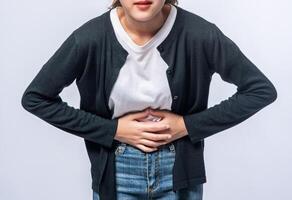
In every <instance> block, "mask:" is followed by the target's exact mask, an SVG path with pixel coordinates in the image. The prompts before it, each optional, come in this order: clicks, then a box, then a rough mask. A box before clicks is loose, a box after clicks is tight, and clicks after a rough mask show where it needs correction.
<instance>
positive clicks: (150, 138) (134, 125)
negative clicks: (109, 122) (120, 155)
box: [114, 109, 171, 152]
mask: <svg viewBox="0 0 292 200" xmlns="http://www.w3.org/2000/svg"><path fill="white" fill-rule="evenodd" d="M149 114H150V113H149V111H148V109H145V110H144V111H141V112H136V113H128V114H126V115H124V116H122V117H120V118H119V119H118V128H117V132H116V135H115V138H114V139H115V140H118V141H120V142H123V143H127V144H130V145H132V146H135V147H137V148H139V149H141V150H142V151H144V152H152V151H156V150H157V149H158V148H157V147H158V146H160V145H164V144H167V143H168V142H169V141H168V140H169V139H170V138H171V135H170V134H164V133H158V131H163V130H166V129H168V128H169V125H168V124H162V123H158V122H152V121H146V122H143V121H139V119H143V118H145V117H147V116H148V115H149ZM156 132H157V133H156Z"/></svg>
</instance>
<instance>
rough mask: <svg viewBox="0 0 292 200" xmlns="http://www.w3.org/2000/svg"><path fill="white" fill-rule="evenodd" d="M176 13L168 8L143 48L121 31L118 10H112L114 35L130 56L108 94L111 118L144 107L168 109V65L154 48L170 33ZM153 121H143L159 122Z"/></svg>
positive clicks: (170, 101) (170, 98)
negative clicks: (167, 11) (166, 15)
mask: <svg viewBox="0 0 292 200" xmlns="http://www.w3.org/2000/svg"><path fill="white" fill-rule="evenodd" d="M170 5H171V4H170ZM176 13H177V10H176V7H175V6H173V5H171V10H170V13H169V15H168V17H167V19H166V20H165V22H164V24H163V25H162V27H161V28H160V29H159V30H158V32H156V34H155V35H154V36H153V37H152V38H151V39H150V40H149V41H148V42H147V43H145V44H144V45H137V44H136V43H135V42H134V41H133V40H132V39H131V37H130V36H129V35H128V33H127V32H126V31H125V29H124V28H123V26H122V24H121V22H120V20H119V17H118V13H117V8H113V9H112V10H111V12H110V19H111V23H112V25H113V27H114V31H115V35H116V36H117V39H118V41H119V43H120V44H121V45H122V46H123V48H124V49H125V50H126V51H127V52H128V53H129V54H128V57H127V59H126V62H125V64H124V65H123V66H122V68H121V70H120V72H119V74H118V78H117V81H116V82H115V84H114V86H113V89H112V91H111V94H110V98H109V102H108V105H109V107H110V109H111V110H113V111H114V112H113V117H112V118H116V117H119V116H121V115H124V114H126V113H127V112H131V111H141V110H143V109H145V108H147V107H151V108H153V109H167V110H171V103H172V96H171V91H170V88H169V83H168V80H167V76H166V69H167V68H168V67H169V66H168V65H167V63H165V62H164V60H163V59H162V58H161V56H160V53H159V51H158V50H157V49H156V47H157V46H158V45H159V44H160V43H161V42H162V41H163V40H164V39H165V38H166V36H167V35H168V34H169V32H170V30H171V28H172V26H173V24H174V21H175V18H176ZM156 118H157V117H155V116H149V117H148V118H146V119H145V120H152V121H156V120H159V119H156Z"/></svg>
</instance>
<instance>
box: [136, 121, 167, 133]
mask: <svg viewBox="0 0 292 200" xmlns="http://www.w3.org/2000/svg"><path fill="white" fill-rule="evenodd" d="M140 125H141V126H142V129H143V130H144V131H146V132H158V131H164V130H167V129H169V128H170V126H169V124H165V123H160V122H153V121H146V122H140Z"/></svg>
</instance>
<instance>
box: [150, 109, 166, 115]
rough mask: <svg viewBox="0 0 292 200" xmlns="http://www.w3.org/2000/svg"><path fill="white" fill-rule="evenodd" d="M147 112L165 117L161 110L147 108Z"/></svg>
mask: <svg viewBox="0 0 292 200" xmlns="http://www.w3.org/2000/svg"><path fill="white" fill-rule="evenodd" d="M149 113H150V114H151V115H155V116H158V117H165V112H164V111H163V110H154V109H149Z"/></svg>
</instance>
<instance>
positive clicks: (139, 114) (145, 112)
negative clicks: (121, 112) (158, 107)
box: [129, 109, 149, 120]
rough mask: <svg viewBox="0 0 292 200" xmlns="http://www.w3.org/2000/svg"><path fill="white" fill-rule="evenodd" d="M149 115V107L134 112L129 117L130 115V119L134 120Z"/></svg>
mask: <svg viewBox="0 0 292 200" xmlns="http://www.w3.org/2000/svg"><path fill="white" fill-rule="evenodd" d="M148 115H149V109H145V110H143V111H140V112H136V113H132V114H130V115H129V117H130V119H132V120H134V119H139V118H144V117H147V116H148Z"/></svg>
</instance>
